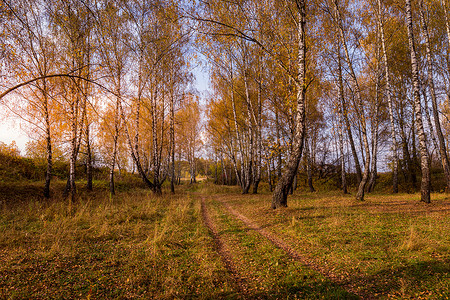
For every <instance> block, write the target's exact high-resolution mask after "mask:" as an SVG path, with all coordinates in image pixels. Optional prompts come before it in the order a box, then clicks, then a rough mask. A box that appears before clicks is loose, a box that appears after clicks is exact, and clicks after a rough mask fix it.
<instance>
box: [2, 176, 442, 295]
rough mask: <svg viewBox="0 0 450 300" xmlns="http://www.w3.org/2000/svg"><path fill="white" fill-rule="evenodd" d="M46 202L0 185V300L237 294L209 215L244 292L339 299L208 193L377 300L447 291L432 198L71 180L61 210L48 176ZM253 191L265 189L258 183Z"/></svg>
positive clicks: (336, 291) (32, 187)
mask: <svg viewBox="0 0 450 300" xmlns="http://www.w3.org/2000/svg"><path fill="white" fill-rule="evenodd" d="M55 186H56V188H55V190H53V195H54V196H53V199H52V200H44V199H42V198H41V197H39V196H37V195H39V193H40V192H41V189H42V188H41V187H40V185H38V184H37V183H32V182H25V183H22V184H19V183H0V190H1V192H0V198H1V199H0V201H1V202H0V209H1V213H0V261H1V262H2V263H1V264H0V298H2V299H3V298H6V299H23V298H88V299H89V298H91V299H99V298H100V299H103V298H145V299H148V298H157V299H173V298H179V299H190V298H201V299H219V298H228V299H235V298H240V297H241V296H242V295H240V294H239V290H237V288H236V280H235V277H234V276H233V274H231V273H230V271H229V270H228V269H227V267H226V266H225V264H224V262H223V257H221V255H220V254H219V253H218V252H217V251H216V247H215V245H214V239H213V237H212V236H211V234H210V233H209V231H208V229H207V227H206V226H205V224H204V223H203V220H202V215H201V208H200V207H201V206H200V199H201V197H205V196H204V195H206V198H205V199H206V203H207V207H208V211H209V213H210V216H211V219H212V220H213V222H214V223H215V225H216V227H217V230H218V232H219V237H220V238H221V239H222V241H223V243H224V244H225V245H226V247H227V249H228V250H229V254H230V256H231V260H232V261H233V263H234V264H235V265H236V266H237V270H238V273H239V276H242V277H243V279H244V282H245V283H246V288H247V289H248V290H247V296H248V295H250V296H251V297H260V298H272V299H280V298H281V299H292V298H300V299H348V298H351V297H354V296H353V295H352V294H350V293H348V292H347V291H346V290H345V289H344V288H343V287H342V286H340V285H338V284H336V283H335V282H332V281H330V280H329V279H327V278H326V277H324V276H323V275H321V274H319V273H318V272H316V271H313V270H311V269H310V268H307V267H305V266H303V265H302V264H301V263H299V262H296V261H294V260H293V259H292V258H290V257H289V256H288V255H287V254H286V253H285V252H284V251H283V250H280V249H278V248H276V247H275V246H274V245H273V244H272V243H271V242H269V241H268V240H267V239H265V238H264V237H262V236H261V235H259V234H258V233H257V232H255V231H254V230H249V229H248V228H247V227H246V225H245V224H243V223H242V222H241V221H239V220H237V219H236V218H235V217H234V216H233V215H232V214H230V212H229V211H228V210H227V209H226V207H224V206H223V204H222V203H221V202H220V201H218V200H221V201H226V202H228V203H229V204H230V206H232V207H233V208H234V209H235V210H237V211H239V212H240V213H241V214H243V215H245V216H247V217H248V218H250V219H252V220H253V221H254V222H256V223H258V224H259V225H260V226H262V227H264V228H265V229H267V230H270V231H271V232H274V233H275V234H276V235H277V236H280V237H283V239H284V240H285V241H286V242H288V243H289V245H290V246H291V247H292V248H294V249H295V250H296V251H297V252H298V253H301V254H302V255H304V256H305V257H307V258H309V259H311V260H312V261H313V262H314V263H315V264H316V265H318V266H322V267H323V268H326V269H327V270H328V271H329V272H331V273H333V274H335V275H336V278H340V280H341V281H342V282H348V283H351V284H352V286H353V287H354V290H358V291H360V292H361V293H362V294H368V295H372V296H374V297H377V298H380V299H389V298H393V299H420V298H422V299H448V298H449V297H450V234H449V232H450V200H449V197H448V195H446V194H433V195H432V204H431V205H426V204H423V203H420V202H419V197H420V196H419V195H418V194H398V195H388V194H383V193H379V194H369V195H367V197H366V201H364V202H357V201H355V200H354V197H353V196H351V195H341V194H340V193H339V192H323V193H306V192H298V193H295V194H294V195H293V196H291V197H290V198H289V200H288V204H289V207H288V208H286V209H279V210H276V211H273V210H271V209H270V201H271V195H270V194H269V192H268V191H266V192H263V193H262V194H260V195H239V189H238V188H236V187H225V186H214V185H211V184H206V183H205V184H197V185H191V186H189V185H186V186H183V187H178V188H177V189H178V193H177V194H176V195H173V196H172V195H170V194H168V193H165V194H164V195H163V196H162V197H155V196H153V194H152V193H151V192H149V191H148V190H146V189H144V188H141V187H140V186H139V185H137V186H136V187H133V188H131V187H130V186H128V185H126V184H123V185H120V184H119V185H118V186H119V188H118V193H117V195H116V196H115V197H113V198H110V197H109V195H108V192H107V184H106V183H105V182H102V181H98V182H96V185H95V190H96V191H95V192H94V193H89V192H87V191H84V190H83V188H82V184H81V183H80V185H79V187H80V188H79V193H80V197H79V200H78V201H77V202H76V203H75V204H74V205H73V206H72V207H71V208H69V207H68V205H67V203H68V202H67V201H66V200H65V199H63V198H62V196H61V195H60V190H62V187H63V186H64V182H58V183H57V184H56V185H55ZM262 190H263V191H264V186H263V189H262Z"/></svg>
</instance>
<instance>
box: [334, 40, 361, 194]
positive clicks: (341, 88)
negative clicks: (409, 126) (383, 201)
mask: <svg viewBox="0 0 450 300" xmlns="http://www.w3.org/2000/svg"><path fill="white" fill-rule="evenodd" d="M337 50H338V51H339V49H337ZM338 68H339V69H338V73H339V74H338V75H339V76H338V98H339V104H340V105H339V104H338V106H339V129H338V134H339V150H340V153H341V181H342V192H343V193H344V194H347V193H348V191H347V180H346V176H345V155H344V131H343V130H342V127H343V126H345V125H344V124H343V122H342V120H343V119H344V118H345V116H344V107H345V100H344V82H343V80H342V66H341V55H340V53H339V52H338ZM347 121H348V118H347ZM349 137H350V138H351V132H350V136H349ZM351 141H353V139H351ZM353 148H354V145H353ZM359 171H360V172H361V169H359Z"/></svg>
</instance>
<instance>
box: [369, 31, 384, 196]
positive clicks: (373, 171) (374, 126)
mask: <svg viewBox="0 0 450 300" xmlns="http://www.w3.org/2000/svg"><path fill="white" fill-rule="evenodd" d="M378 40H380V36H378ZM380 54H381V53H380V47H379V46H377V77H376V82H375V118H374V119H375V120H373V119H372V165H371V168H370V169H371V172H370V178H369V183H368V186H367V191H368V192H369V193H371V192H373V190H374V188H375V183H376V180H377V157H378V137H379V124H380V121H379V120H380V116H379V113H380V105H381V101H380V97H381V95H380V84H381V73H382V71H381V64H380Z"/></svg>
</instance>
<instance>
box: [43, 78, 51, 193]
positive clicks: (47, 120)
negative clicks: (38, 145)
mask: <svg viewBox="0 0 450 300" xmlns="http://www.w3.org/2000/svg"><path fill="white" fill-rule="evenodd" d="M43 84H44V88H43V96H44V114H45V140H46V144H47V169H46V171H45V186H44V197H45V198H50V181H51V180H52V169H53V159H52V136H51V129H50V113H49V109H48V95H47V85H46V80H44V83H43Z"/></svg>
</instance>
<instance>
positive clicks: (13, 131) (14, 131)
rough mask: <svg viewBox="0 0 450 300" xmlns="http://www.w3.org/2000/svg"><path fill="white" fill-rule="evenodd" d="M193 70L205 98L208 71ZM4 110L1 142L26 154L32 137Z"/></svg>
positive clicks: (201, 68)
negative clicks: (12, 143) (13, 146)
mask: <svg viewBox="0 0 450 300" xmlns="http://www.w3.org/2000/svg"><path fill="white" fill-rule="evenodd" d="M192 72H193V73H194V75H195V78H196V80H195V88H196V89H197V91H198V92H199V93H200V95H201V97H202V98H203V97H204V96H205V95H206V91H207V90H208V89H209V75H208V72H207V71H205V69H204V68H203V67H202V66H201V65H199V66H197V67H195V68H194V69H193V70H192ZM0 92H1V91H0ZM4 110H5V107H1V106H0V142H3V143H5V144H8V145H9V144H11V142H12V141H15V142H16V144H17V147H18V148H19V150H20V151H21V154H22V155H25V145H26V143H27V142H28V141H30V138H29V137H28V135H27V133H26V132H25V131H24V130H23V129H21V124H20V122H21V121H20V119H17V118H15V119H12V118H8V117H6V116H4V115H3V114H2V113H3V112H4Z"/></svg>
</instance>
